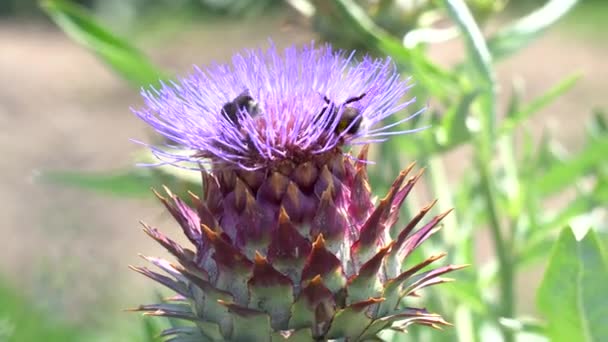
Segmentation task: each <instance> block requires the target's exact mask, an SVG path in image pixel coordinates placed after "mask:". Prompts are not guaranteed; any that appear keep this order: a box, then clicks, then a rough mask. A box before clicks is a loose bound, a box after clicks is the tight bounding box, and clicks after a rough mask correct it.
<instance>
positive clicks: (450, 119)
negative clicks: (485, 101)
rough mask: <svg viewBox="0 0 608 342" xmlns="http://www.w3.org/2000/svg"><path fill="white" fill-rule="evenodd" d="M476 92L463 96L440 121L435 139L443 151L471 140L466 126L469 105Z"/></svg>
mask: <svg viewBox="0 0 608 342" xmlns="http://www.w3.org/2000/svg"><path fill="white" fill-rule="evenodd" d="M477 95H478V92H471V93H469V94H465V95H464V96H463V97H462V98H461V99H460V101H459V102H458V103H457V104H455V105H453V106H451V107H450V108H449V109H448V110H447V111H446V112H445V115H444V116H443V119H442V120H441V126H440V127H439V128H438V129H437V131H436V136H435V139H436V141H437V144H439V145H440V146H442V148H441V149H442V150H443V149H450V148H451V147H452V146H456V145H459V144H461V143H463V142H465V141H467V140H470V138H471V132H470V131H469V128H468V127H467V125H466V121H467V117H468V115H469V112H470V109H471V105H472V104H473V101H474V100H475V98H476V97H477Z"/></svg>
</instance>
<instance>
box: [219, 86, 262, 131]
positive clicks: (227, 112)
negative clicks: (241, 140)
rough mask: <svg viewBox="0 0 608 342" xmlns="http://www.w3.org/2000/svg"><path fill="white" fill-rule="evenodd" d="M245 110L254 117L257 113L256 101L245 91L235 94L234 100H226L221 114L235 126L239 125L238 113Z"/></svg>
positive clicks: (238, 126)
mask: <svg viewBox="0 0 608 342" xmlns="http://www.w3.org/2000/svg"><path fill="white" fill-rule="evenodd" d="M242 112H246V113H247V114H249V116H251V117H255V116H256V115H258V113H259V106H258V104H257V102H255V100H254V99H253V97H251V95H249V92H247V91H245V92H243V93H241V94H240V95H239V96H237V97H236V98H235V99H234V100H232V101H230V102H227V103H225V104H224V106H223V107H222V115H223V116H224V118H226V119H227V120H228V121H230V122H231V123H232V124H234V125H235V126H236V127H237V128H240V127H241V124H240V122H239V113H242Z"/></svg>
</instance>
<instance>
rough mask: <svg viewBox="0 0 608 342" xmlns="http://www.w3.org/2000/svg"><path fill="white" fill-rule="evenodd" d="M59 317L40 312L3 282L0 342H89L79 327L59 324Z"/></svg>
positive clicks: (0, 297) (1, 286)
mask: <svg viewBox="0 0 608 342" xmlns="http://www.w3.org/2000/svg"><path fill="white" fill-rule="evenodd" d="M56 318H57V316H56V315H49V314H43V313H41V312H39V311H37V310H36V309H35V307H34V305H33V304H32V303H28V302H27V301H26V300H25V299H24V298H22V296H21V295H19V294H18V292H17V291H15V290H14V289H12V288H9V287H8V286H6V285H5V284H4V283H3V282H2V281H1V279H0V341H3V342H28V341H48V342H71V341H74V342H78V341H86V340H87V339H85V338H84V336H83V333H82V332H81V331H80V330H78V329H77V328H74V327H71V326H68V325H66V324H62V323H60V322H57V321H56Z"/></svg>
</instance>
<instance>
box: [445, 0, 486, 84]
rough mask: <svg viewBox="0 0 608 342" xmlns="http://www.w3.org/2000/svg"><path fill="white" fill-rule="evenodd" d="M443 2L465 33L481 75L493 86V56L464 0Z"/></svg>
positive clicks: (446, 0) (469, 48)
mask: <svg viewBox="0 0 608 342" xmlns="http://www.w3.org/2000/svg"><path fill="white" fill-rule="evenodd" d="M441 2H442V3H443V4H444V6H445V7H446V9H447V11H448V14H449V15H450V17H451V18H452V20H454V21H455V22H456V24H457V25H458V27H459V28H460V30H461V31H462V32H463V33H464V38H465V41H466V43H467V48H468V51H469V55H470V56H471V57H472V58H473V61H474V64H475V67H476V68H477V69H478V71H479V74H480V75H481V76H482V78H483V80H484V81H485V82H486V83H487V84H488V85H490V84H493V83H494V71H493V69H492V55H491V54H490V50H489V49H488V46H487V45H486V41H485V39H484V37H483V34H482V33H481V29H480V28H479V26H478V25H477V23H476V22H475V18H474V17H473V15H472V14H471V11H469V8H468V6H467V4H466V3H465V2H464V1H463V0H442V1H441Z"/></svg>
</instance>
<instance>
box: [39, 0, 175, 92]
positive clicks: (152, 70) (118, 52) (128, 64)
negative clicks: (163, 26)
mask: <svg viewBox="0 0 608 342" xmlns="http://www.w3.org/2000/svg"><path fill="white" fill-rule="evenodd" d="M41 6H42V9H43V10H44V11H45V12H46V13H47V14H48V15H49V16H50V17H51V19H53V21H54V22H55V23H56V24H57V25H58V26H59V27H60V28H61V29H62V30H63V31H64V32H65V33H66V34H67V35H68V36H70V38H72V39H74V40H75V41H76V42H78V43H79V44H81V45H83V46H85V47H86V48H87V49H89V50H91V51H92V52H94V53H95V54H96V55H97V56H98V57H99V58H101V59H102V60H103V61H104V62H105V63H107V64H108V65H109V66H110V67H111V68H112V69H113V70H114V71H115V72H117V73H118V74H119V75H121V76H122V77H124V78H125V79H126V80H128V81H129V82H131V83H132V84H133V85H135V86H138V87H139V86H147V85H151V84H153V85H156V84H158V82H159V80H160V79H166V77H165V76H164V73H163V72H161V71H160V70H159V68H157V67H156V66H155V65H154V64H152V62H150V60H149V59H148V58H147V57H146V56H145V55H144V54H143V53H141V52H140V51H139V50H137V49H136V48H134V47H133V46H131V45H130V44H129V43H128V42H126V41H125V40H123V39H121V38H119V37H117V36H115V35H114V34H112V33H111V32H110V31H108V30H107V29H105V28H104V27H103V26H102V25H100V24H99V23H97V22H96V21H95V19H94V18H93V16H92V15H91V14H89V13H88V12H87V11H86V10H85V9H84V8H82V7H80V6H78V5H76V4H74V3H71V2H68V1H62V0H44V1H42V2H41Z"/></svg>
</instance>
